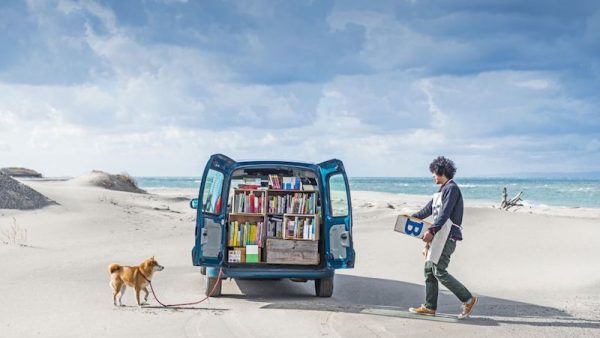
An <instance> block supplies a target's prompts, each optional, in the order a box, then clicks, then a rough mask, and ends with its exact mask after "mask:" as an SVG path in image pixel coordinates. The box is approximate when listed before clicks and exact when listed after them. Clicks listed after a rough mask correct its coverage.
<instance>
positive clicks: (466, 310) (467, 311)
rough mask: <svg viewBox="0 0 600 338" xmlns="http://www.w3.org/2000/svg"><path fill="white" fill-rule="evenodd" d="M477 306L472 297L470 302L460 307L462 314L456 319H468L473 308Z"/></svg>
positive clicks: (474, 298) (475, 300)
mask: <svg viewBox="0 0 600 338" xmlns="http://www.w3.org/2000/svg"><path fill="white" fill-rule="evenodd" d="M475 304H477V297H475V296H473V297H472V298H471V301H470V302H466V303H463V305H462V313H461V314H459V315H458V319H463V318H467V317H469V315H470V314H471V312H472V311H473V306H475Z"/></svg>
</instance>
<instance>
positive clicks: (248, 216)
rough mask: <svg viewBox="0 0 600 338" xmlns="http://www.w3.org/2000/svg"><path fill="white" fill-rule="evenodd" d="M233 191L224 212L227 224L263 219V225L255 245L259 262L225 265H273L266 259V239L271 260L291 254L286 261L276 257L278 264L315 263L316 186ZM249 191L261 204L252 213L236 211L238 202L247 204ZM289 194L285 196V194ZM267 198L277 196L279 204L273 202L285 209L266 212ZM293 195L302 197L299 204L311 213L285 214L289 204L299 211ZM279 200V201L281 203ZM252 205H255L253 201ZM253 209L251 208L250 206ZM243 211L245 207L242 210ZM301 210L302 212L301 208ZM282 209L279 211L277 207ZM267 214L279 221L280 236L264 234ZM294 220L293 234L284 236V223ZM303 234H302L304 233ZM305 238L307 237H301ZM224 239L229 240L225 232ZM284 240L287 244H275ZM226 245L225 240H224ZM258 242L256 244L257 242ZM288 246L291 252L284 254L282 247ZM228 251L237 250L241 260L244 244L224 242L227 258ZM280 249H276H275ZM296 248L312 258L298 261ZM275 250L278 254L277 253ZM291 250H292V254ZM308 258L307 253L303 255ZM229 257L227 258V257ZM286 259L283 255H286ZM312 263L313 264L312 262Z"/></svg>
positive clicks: (316, 241)
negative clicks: (258, 241)
mask: <svg viewBox="0 0 600 338" xmlns="http://www.w3.org/2000/svg"><path fill="white" fill-rule="evenodd" d="M232 191H233V195H232V198H231V199H230V201H231V203H232V204H231V211H232V212H230V213H229V214H228V220H229V223H230V222H238V223H239V224H243V223H246V222H249V223H258V222H263V226H262V228H261V231H262V233H261V236H260V242H261V243H260V244H259V262H257V263H247V262H244V261H242V262H229V264H269V263H270V264H277V263H274V262H275V261H277V260H275V261H272V262H269V252H268V251H269V250H268V242H269V241H271V242H270V245H271V248H272V250H275V251H274V252H273V255H272V260H273V259H275V258H276V257H278V256H277V255H279V256H281V257H280V258H282V259H283V258H285V257H286V255H287V256H289V255H291V256H290V257H288V258H289V261H287V260H279V261H280V262H281V263H279V264H282V263H283V262H284V261H285V262H286V263H283V264H309V262H312V263H310V264H318V261H319V258H318V242H319V240H320V231H321V229H320V219H319V215H320V212H319V210H320V208H321V206H320V200H319V195H320V194H319V191H318V189H317V187H316V186H315V187H314V190H302V189H271V188H264V187H261V188H257V189H247V188H232ZM242 194H243V195H244V196H245V197H244V199H243V201H241V200H240V199H242V198H241V197H239V196H240V195H242ZM250 194H253V195H254V197H253V199H256V198H258V199H262V204H261V205H260V208H259V209H258V210H253V211H256V212H251V213H250V212H238V210H240V208H239V207H240V205H239V204H238V203H244V205H243V206H244V207H247V206H248V204H246V203H249V200H248V197H247V196H249V195H250ZM287 195H289V196H287ZM270 197H279V198H280V199H279V204H276V205H277V206H281V207H282V208H283V206H285V208H283V212H268V211H269V204H270ZM296 198H299V199H302V198H304V202H302V206H303V208H304V205H305V204H308V205H309V207H306V209H304V210H306V211H309V212H312V213H307V214H302V213H287V211H288V210H291V209H288V208H289V207H290V205H292V204H293V206H294V207H293V208H294V209H296V210H294V211H299V210H298V208H299V207H296V206H297V205H298V204H296V203H298V202H297V200H296ZM284 199H285V200H286V202H283V200H284ZM292 199H294V200H295V202H294V203H292ZM309 199H310V200H311V202H307V201H308V200H309ZM282 203H283V204H282ZM255 207H256V204H255ZM253 209H254V208H253ZM246 210H247V209H246ZM304 210H302V211H304ZM279 211H282V210H279ZM271 217H274V218H275V219H279V223H280V224H281V226H280V227H278V228H279V229H280V235H281V237H277V236H267V234H268V233H269V232H268V231H269V222H271V221H272V219H271ZM307 219H308V220H310V225H308V222H307V221H306V220H307ZM290 220H291V221H292V222H295V221H296V220H298V223H294V227H297V228H295V229H294V231H293V232H292V234H295V237H294V236H287V233H286V231H287V225H288V222H289V221H290ZM305 226H308V228H307V230H306V233H305V230H304V227H305ZM271 230H273V228H271ZM227 231H229V224H228V229H227ZM305 235H306V236H305ZM305 237H308V238H305ZM228 239H229V234H228ZM281 241H282V242H288V244H285V243H281V244H277V243H280V242H281ZM296 242H298V243H299V244H297V245H296V244H294V245H292V243H296ZM300 243H306V244H300ZM228 244H229V243H228ZM257 244H258V243H257ZM288 245H292V246H291V247H292V248H294V249H292V251H293V252H289V253H285V252H284V251H286V250H287V249H285V250H284V249H283V248H287V247H288ZM232 250H240V251H241V252H240V253H237V252H236V255H241V259H242V260H243V259H244V258H243V257H244V256H245V245H244V244H241V245H240V246H236V247H231V246H230V245H228V252H227V257H229V252H230V251H232ZM278 250H279V251H281V250H283V251H281V252H279V251H278ZM296 251H302V252H303V254H302V256H303V257H304V256H305V254H304V253H306V254H307V255H308V254H310V255H312V256H315V255H316V256H315V257H312V256H310V257H311V259H310V260H308V259H304V258H303V259H302V260H300V261H298V260H297V258H293V257H296V256H297V252H296ZM278 252H279V253H278ZM294 252H296V253H295V254H294ZM307 257H308V256H307ZM227 259H229V258H227ZM286 259H287V258H286ZM314 262H316V263H314Z"/></svg>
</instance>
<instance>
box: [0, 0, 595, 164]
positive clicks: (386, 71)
mask: <svg viewBox="0 0 600 338" xmlns="http://www.w3.org/2000/svg"><path fill="white" fill-rule="evenodd" d="M0 46H2V53H0V166H2V167H3V166H25V167H31V168H34V169H37V170H38V171H40V172H42V173H44V174H45V175H48V176H61V175H79V174H82V173H84V172H86V171H89V170H92V169H101V170H106V171H110V172H124V171H125V172H129V173H130V174H133V175H137V176H144V175H146V176H147V175H150V176H151V175H175V176H176V175H199V173H200V172H201V170H202V168H203V166H204V164H205V161H206V159H207V158H208V156H210V154H213V153H217V152H221V153H224V154H227V155H229V156H230V157H232V158H235V159H295V160H303V161H310V162H320V161H323V160H326V159H329V158H332V157H336V158H340V159H342V160H344V162H345V164H346V167H347V170H348V171H349V174H350V175H352V176H424V175H427V174H428V173H427V167H428V164H429V162H430V161H431V159H432V158H433V157H435V156H437V155H442V154H443V155H446V156H449V157H451V158H453V159H454V160H455V161H456V162H457V165H458V167H459V172H458V175H465V176H474V175H478V176H481V175H502V174H506V173H515V172H589V171H600V95H598V92H600V90H599V89H600V2H597V1H592V0H591V1H551V0H546V1H512V0H502V1H500V0H498V1H461V0H452V1H451V0H442V1H440V0H437V1H421V0H412V1H410V0H406V1H404V0H397V1H348V0H345V1H318V0H313V1H292V0H281V1H267V0H265V1H233V0H231V1H217V0H201V1H191V0H190V1H183V0H163V1H160V0H144V1H133V0H131V1H117V0H115V1H92V0H87V1H70V0H62V1H52V0H49V1H41V0H40V1H36V0H31V1H10V0H8V1H2V2H1V3H0Z"/></svg>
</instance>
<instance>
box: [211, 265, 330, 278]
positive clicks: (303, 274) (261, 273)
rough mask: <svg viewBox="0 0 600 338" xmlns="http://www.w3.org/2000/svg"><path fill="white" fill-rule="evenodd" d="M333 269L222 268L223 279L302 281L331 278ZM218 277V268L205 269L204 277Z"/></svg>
mask: <svg viewBox="0 0 600 338" xmlns="http://www.w3.org/2000/svg"><path fill="white" fill-rule="evenodd" d="M334 274H335V270H333V269H317V270H299V269H279V268H277V269H273V268H270V269H260V268H258V269H257V268H252V269H245V268H225V267H224V268H223V278H257V279H271V278H272V279H277V278H303V279H322V278H329V277H333V275H334ZM218 275H219V268H218V267H207V268H206V276H208V277H217V276H218Z"/></svg>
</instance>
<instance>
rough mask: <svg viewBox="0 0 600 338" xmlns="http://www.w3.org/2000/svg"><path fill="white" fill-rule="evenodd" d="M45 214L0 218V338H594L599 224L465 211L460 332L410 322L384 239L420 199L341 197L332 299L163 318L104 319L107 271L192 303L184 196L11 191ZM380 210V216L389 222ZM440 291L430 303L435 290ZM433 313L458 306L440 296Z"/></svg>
mask: <svg viewBox="0 0 600 338" xmlns="http://www.w3.org/2000/svg"><path fill="white" fill-rule="evenodd" d="M22 182H24V183H25V184H27V185H29V186H31V187H32V188H34V189H35V190H37V191H39V192H41V193H43V194H44V195H45V196H47V197H49V198H51V199H52V200H54V201H56V202H57V203H58V205H52V206H48V207H45V208H43V209H38V210H32V211H19V210H7V209H3V210H0V229H1V230H2V233H3V236H6V234H7V233H8V232H9V230H10V229H18V231H19V232H20V233H21V234H24V233H25V232H26V237H25V236H22V238H23V240H22V241H21V243H20V244H21V245H16V244H6V243H3V244H0V271H2V277H1V278H0V336H2V337H35V336H40V337H123V336H134V337H140V336H144V337H188V336H189V337H253V336H254V337H282V336H288V337H316V336H327V337H396V336H426V335H427V336H429V335H444V336H452V337H482V336H507V337H524V336H528V337H542V336H544V337H546V336H555V337H564V336H571V337H579V336H598V335H600V265H599V264H598V258H599V255H598V251H597V248H598V247H599V246H600V227H598V224H599V220H600V210H597V209H581V208H578V209H574V208H550V207H548V208H544V209H540V208H537V209H536V208H532V209H529V208H522V209H520V210H517V211H516V212H512V211H511V212H506V211H500V210H498V209H494V208H492V207H491V206H490V205H488V204H484V203H481V202H472V201H466V209H465V216H464V222H463V227H464V229H465V230H464V238H465V239H464V241H463V242H461V243H459V244H458V247H457V250H456V252H455V254H454V255H453V256H452V262H451V263H450V266H449V269H448V270H449V271H450V272H451V273H452V274H453V275H454V276H456V277H457V278H458V279H459V280H461V281H462V282H463V283H464V284H465V285H466V286H467V287H468V288H469V289H470V290H471V291H472V292H474V293H475V294H477V295H478V296H479V297H480V303H479V304H478V305H477V306H476V308H475V310H474V313H473V315H472V317H471V318H469V319H467V320H463V321H456V320H454V319H452V318H446V317H440V318H435V319H431V318H427V317H425V318H414V317H411V316H408V315H406V312H405V311H406V309H407V308H408V307H410V306H418V305H419V304H421V303H422V302H423V298H424V286H423V283H424V280H423V258H422V256H421V249H422V246H423V245H422V242H420V241H418V240H416V239H413V238H409V237H406V236H403V235H401V234H398V233H395V232H393V231H392V228H393V225H394V221H395V216H396V215H398V214H400V213H407V212H413V211H416V210H418V209H419V208H420V207H421V206H422V205H423V204H424V203H426V202H427V199H428V197H426V196H409V195H393V194H385V193H374V192H362V191H353V192H352V197H353V199H352V203H353V213H354V234H353V235H354V243H355V250H356V253H357V260H356V267H355V268H354V269H351V270H338V271H337V274H336V277H335V289H334V294H333V297H332V298H327V299H323V298H317V297H315V296H314V288H313V282H311V281H309V282H307V283H296V282H292V281H289V280H281V281H250V280H227V281H225V282H224V284H223V293H224V295H223V296H222V297H220V298H212V299H210V300H209V301H208V302H204V303H202V304H199V305H197V306H193V307H190V308H177V309H164V308H161V307H159V306H158V303H157V302H156V301H155V300H154V299H153V298H152V296H151V297H150V300H149V305H148V306H145V307H142V308H138V307H137V306H134V304H135V298H134V293H133V292H132V290H131V289H128V290H127V292H126V294H125V297H124V298H123V301H124V303H125V304H126V305H127V306H125V307H115V306H113V302H112V294H111V290H110V288H109V285H108V283H109V274H108V272H107V266H108V264H110V263H112V262H116V263H120V264H123V265H137V264H139V263H140V262H141V261H142V260H144V259H145V258H148V257H150V256H153V255H154V256H155V257H156V259H157V260H158V261H159V262H160V264H162V265H163V266H165V269H164V270H163V271H161V272H158V273H157V274H156V275H155V277H154V279H153V285H154V287H155V288H156V291H157V293H158V295H159V299H161V301H163V302H167V303H179V302H188V301H194V300H198V299H201V298H202V295H203V287H204V276H202V275H201V274H200V272H199V268H198V267H194V266H192V264H191V257H190V251H191V249H192V246H193V241H194V227H195V211H194V210H192V209H190V208H189V206H188V201H189V199H190V198H193V197H195V195H196V194H197V191H196V190H195V189H149V190H148V192H149V194H134V193H128V192H119V191H111V190H107V189H103V188H99V187H92V186H87V185H85V184H81V183H79V182H73V181H27V180H24V181H22ZM390 206H392V207H393V208H391V207H390ZM442 290H444V289H443V288H442ZM438 311H439V312H442V313H449V314H457V313H459V311H460V303H459V301H458V300H457V299H456V298H455V297H454V296H453V295H452V294H450V293H449V292H447V291H445V290H444V291H442V293H441V295H440V302H439V308H438Z"/></svg>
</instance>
